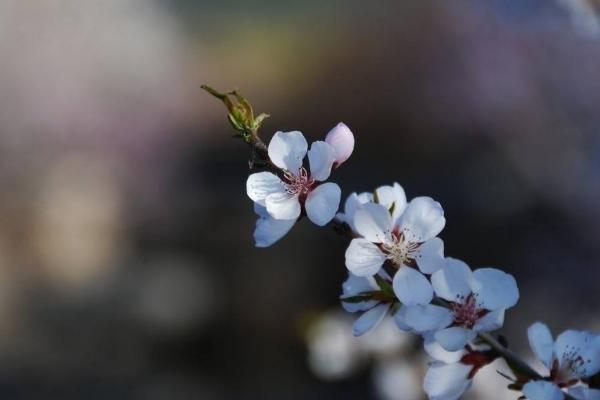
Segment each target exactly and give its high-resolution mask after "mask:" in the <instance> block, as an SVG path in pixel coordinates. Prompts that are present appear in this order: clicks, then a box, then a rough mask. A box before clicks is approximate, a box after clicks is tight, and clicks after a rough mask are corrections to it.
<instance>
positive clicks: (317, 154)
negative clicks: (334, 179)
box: [308, 141, 335, 181]
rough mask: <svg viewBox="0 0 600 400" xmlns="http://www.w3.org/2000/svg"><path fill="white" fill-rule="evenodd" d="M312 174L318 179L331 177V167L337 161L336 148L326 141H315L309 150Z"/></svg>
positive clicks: (322, 179)
mask: <svg viewBox="0 0 600 400" xmlns="http://www.w3.org/2000/svg"><path fill="white" fill-rule="evenodd" d="M308 162H309V163H310V176H311V177H312V178H314V179H316V180H317V181H324V180H326V179H327V178H329V174H330V173H331V167H332V166H333V163H334V162H335V150H334V149H333V147H331V146H330V145H328V144H327V143H325V142H320V141H317V142H313V144H312V145H311V146H310V150H309V151H308Z"/></svg>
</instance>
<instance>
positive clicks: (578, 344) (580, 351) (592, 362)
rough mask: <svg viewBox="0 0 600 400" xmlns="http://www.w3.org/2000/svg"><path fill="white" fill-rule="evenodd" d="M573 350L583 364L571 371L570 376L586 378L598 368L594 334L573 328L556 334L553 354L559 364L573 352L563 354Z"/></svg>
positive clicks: (599, 353)
mask: <svg viewBox="0 0 600 400" xmlns="http://www.w3.org/2000/svg"><path fill="white" fill-rule="evenodd" d="M573 352H576V353H577V355H578V356H580V357H581V358H582V359H583V361H584V364H583V365H582V367H581V368H579V369H578V370H577V371H573V374H572V375H571V377H572V378H576V379H577V378H586V377H589V376H591V375H594V374H596V373H597V372H598V370H600V348H599V346H598V343H597V341H596V336H595V335H593V334H592V333H590V332H586V331H575V330H567V331H564V332H563V333H561V334H560V335H558V337H557V338H556V342H555V343H554V354H555V355H556V358H557V359H558V361H559V364H560V365H561V366H562V362H563V360H569V359H571V358H573V354H571V355H570V356H568V357H567V356H565V355H566V354H567V353H573Z"/></svg>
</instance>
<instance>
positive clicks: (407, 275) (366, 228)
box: [346, 185, 446, 304]
mask: <svg viewBox="0 0 600 400" xmlns="http://www.w3.org/2000/svg"><path fill="white" fill-rule="evenodd" d="M398 186H399V185H398ZM390 197H392V196H390ZM394 211H395V210H392V213H390V209H388V208H387V207H386V206H385V205H383V204H378V203H366V204H363V205H362V206H360V207H359V208H358V209H357V210H356V211H355V213H354V227H355V229H356V232H357V233H358V234H359V235H360V236H361V237H360V238H356V239H353V240H352V241H351V242H350V245H349V246H348V249H347V250H346V267H347V268H348V270H349V271H350V272H352V273H353V274H355V275H357V276H372V275H374V274H376V273H377V272H379V270H380V269H381V267H382V265H383V264H384V262H386V261H389V262H391V263H392V264H393V265H394V266H395V268H398V271H397V272H396V273H395V274H394V280H393V287H394V292H395V293H396V296H397V297H398V299H399V300H400V301H401V302H402V303H404V304H428V303H429V302H430V301H431V299H432V298H433V289H432V287H431V284H430V283H429V281H428V280H427V278H426V277H425V276H424V275H423V273H425V274H431V273H433V272H435V271H437V270H438V269H440V268H441V267H442V266H443V264H444V258H443V257H444V256H443V251H444V244H443V242H442V240H441V239H439V238H437V237H436V236H437V235H438V233H440V232H441V230H442V229H443V228H444V225H445V223H446V220H445V218H444V211H443V210H442V207H441V206H440V204H439V203H437V202H436V201H434V200H433V199H431V198H429V197H416V198H414V199H413V200H411V202H410V203H409V204H408V205H407V206H406V208H405V209H404V210H403V212H402V213H401V214H400V215H399V216H396V219H394V215H393V214H394ZM414 267H418V269H417V268H414Z"/></svg>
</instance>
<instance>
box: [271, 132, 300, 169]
mask: <svg viewBox="0 0 600 400" xmlns="http://www.w3.org/2000/svg"><path fill="white" fill-rule="evenodd" d="M307 150H308V143H306V139H305V138H304V135H302V133H301V132H298V131H292V132H276V133H275V135H273V138H272V139H271V142H270V143H269V149H268V151H269V158H270V159H271V162H273V164H275V165H276V166H277V167H279V168H281V169H285V170H288V171H290V172H292V173H294V174H297V173H298V170H299V169H300V167H302V160H303V159H304V156H306V151H307Z"/></svg>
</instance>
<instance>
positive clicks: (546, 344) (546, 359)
mask: <svg viewBox="0 0 600 400" xmlns="http://www.w3.org/2000/svg"><path fill="white" fill-rule="evenodd" d="M527 339H528V340H529V347H531V350H533V352H534V353H535V355H536V357H537V358H539V359H540V361H542V362H543V363H544V365H545V366H546V367H547V368H548V369H551V368H552V355H553V350H554V339H552V333H550V329H549V328H548V326H547V325H546V324H543V323H541V322H536V323H534V324H533V325H531V326H530V327H529V328H528V329H527Z"/></svg>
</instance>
